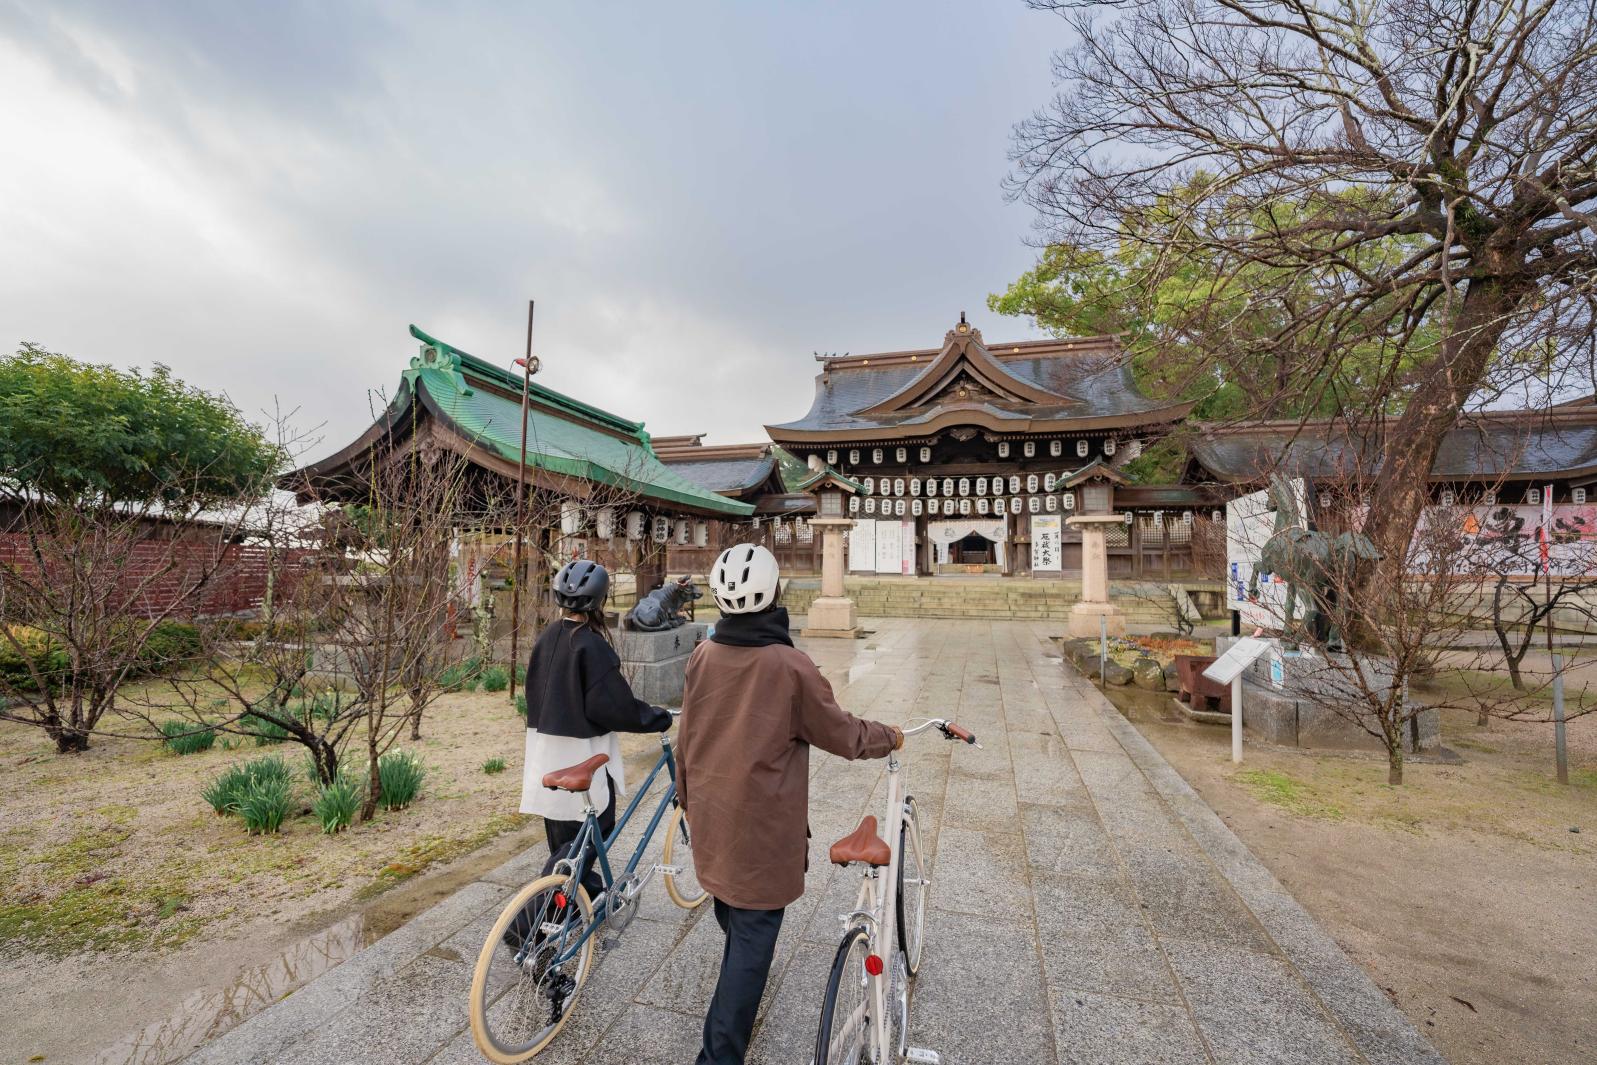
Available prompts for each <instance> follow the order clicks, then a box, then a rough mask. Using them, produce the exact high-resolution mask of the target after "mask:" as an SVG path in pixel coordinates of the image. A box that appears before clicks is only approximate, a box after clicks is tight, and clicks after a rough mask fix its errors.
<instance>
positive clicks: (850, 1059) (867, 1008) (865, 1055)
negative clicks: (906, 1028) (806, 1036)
mask: <svg viewBox="0 0 1597 1065" xmlns="http://www.w3.org/2000/svg"><path fill="white" fill-rule="evenodd" d="M870 951H871V947H870V941H869V939H867V938H866V935H865V929H864V928H861V927H859V926H858V925H856V926H855V927H853V928H850V929H849V930H848V931H847V932H845V933H844V934H843V942H841V943H839V944H838V946H837V955H836V957H834V958H833V959H832V974H831V976H830V977H828V978H827V981H826V997H825V998H824V999H822V1000H821V1027H820V1029H819V1030H818V1031H817V1032H816V1033H815V1065H859V1063H860V1062H864V1061H868V1060H870V1046H871V1020H872V1019H871V976H870V973H869V972H867V971H866V969H865V959H866V957H867V956H868V955H869V954H870Z"/></svg>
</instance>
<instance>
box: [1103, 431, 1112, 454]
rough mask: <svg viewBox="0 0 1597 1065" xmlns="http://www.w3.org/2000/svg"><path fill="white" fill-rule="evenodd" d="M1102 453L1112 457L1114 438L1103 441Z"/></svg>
mask: <svg viewBox="0 0 1597 1065" xmlns="http://www.w3.org/2000/svg"><path fill="white" fill-rule="evenodd" d="M1103 453H1104V454H1105V455H1113V454H1114V453H1115V438H1114V437H1112V436H1111V437H1108V438H1107V439H1105V440H1104V442H1103Z"/></svg>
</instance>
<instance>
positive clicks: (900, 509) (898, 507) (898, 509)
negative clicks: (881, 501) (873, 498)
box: [893, 499, 905, 518]
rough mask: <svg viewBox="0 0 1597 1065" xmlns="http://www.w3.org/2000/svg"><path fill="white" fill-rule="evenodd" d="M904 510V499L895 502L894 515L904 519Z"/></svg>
mask: <svg viewBox="0 0 1597 1065" xmlns="http://www.w3.org/2000/svg"><path fill="white" fill-rule="evenodd" d="M904 509H905V508H904V501H903V500H902V499H895V500H893V513H894V514H897V515H898V516H899V517H901V518H902V517H903V516H904Z"/></svg>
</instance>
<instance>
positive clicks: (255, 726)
mask: <svg viewBox="0 0 1597 1065" xmlns="http://www.w3.org/2000/svg"><path fill="white" fill-rule="evenodd" d="M238 727H239V731H240V732H243V733H244V734H245V735H247V736H253V737H254V738H255V746H257V747H266V746H269V745H271V744H274V743H282V742H283V741H284V740H286V739H289V738H290V737H292V735H293V733H291V732H289V731H288V729H286V728H284V727H283V726H282V725H281V724H279V723H278V722H277V721H276V720H274V719H273V718H269V717H262V716H261V715H259V714H255V713H247V714H243V715H241V716H240V717H239V719H238Z"/></svg>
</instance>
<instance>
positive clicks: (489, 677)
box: [482, 666, 510, 692]
mask: <svg viewBox="0 0 1597 1065" xmlns="http://www.w3.org/2000/svg"><path fill="white" fill-rule="evenodd" d="M509 687H510V670H508V669H506V668H505V667H504V666H489V667H488V668H487V669H485V670H483V671H482V690H483V691H485V692H502V691H504V690H505V689H507V688H509Z"/></svg>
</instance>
